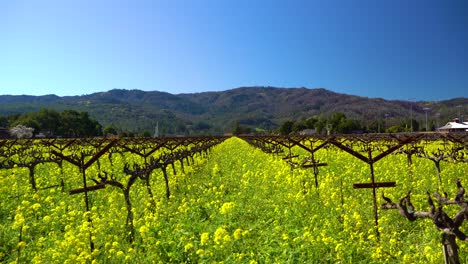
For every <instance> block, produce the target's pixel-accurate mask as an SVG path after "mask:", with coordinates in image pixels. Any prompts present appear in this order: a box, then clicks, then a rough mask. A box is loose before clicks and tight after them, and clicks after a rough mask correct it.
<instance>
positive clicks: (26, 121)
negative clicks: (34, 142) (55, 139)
mask: <svg viewBox="0 0 468 264" xmlns="http://www.w3.org/2000/svg"><path fill="white" fill-rule="evenodd" d="M12 125H13V126H14V127H17V126H19V125H21V126H23V127H28V128H32V129H33V130H32V131H33V136H34V132H39V131H40V125H39V122H37V120H35V119H34V118H33V117H32V116H31V115H27V114H26V115H23V116H20V117H19V118H18V119H17V120H16V121H15V122H14V123H13V124H12Z"/></svg>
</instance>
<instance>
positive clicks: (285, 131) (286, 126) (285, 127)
mask: <svg viewBox="0 0 468 264" xmlns="http://www.w3.org/2000/svg"><path fill="white" fill-rule="evenodd" d="M293 126H294V121H291V120H287V121H285V122H284V123H283V124H281V126H280V127H279V133H280V134H281V135H289V134H291V132H292V131H293Z"/></svg>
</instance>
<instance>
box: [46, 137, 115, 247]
mask: <svg viewBox="0 0 468 264" xmlns="http://www.w3.org/2000/svg"><path fill="white" fill-rule="evenodd" d="M116 143H117V140H112V141H110V142H109V143H108V144H107V145H106V146H104V147H103V148H102V149H101V150H100V151H98V152H97V153H95V154H94V155H92V157H91V159H89V160H88V161H85V157H86V156H88V154H90V153H86V152H84V151H81V155H80V156H78V155H71V156H66V155H64V154H63V153H61V152H58V151H55V150H52V151H51V153H52V154H53V155H55V156H57V157H59V158H61V159H63V160H66V161H68V162H70V163H71V164H73V165H75V166H76V167H78V168H79V169H80V172H81V175H82V178H83V188H78V189H74V190H70V194H71V195H73V194H78V193H84V197H85V206H86V212H89V211H90V209H89V198H88V192H90V191H95V190H99V189H103V188H104V187H105V185H102V184H98V185H95V186H90V187H88V185H87V182H86V181H87V180H86V169H88V168H89V167H90V166H91V165H92V164H93V163H94V162H96V161H97V160H98V159H99V158H100V157H101V156H102V155H104V154H105V153H106V152H107V151H108V150H109V149H110V148H111V147H112V146H114V145H115V144H116ZM88 222H89V223H92V220H91V216H88ZM89 246H90V249H91V251H93V250H94V242H93V240H92V234H91V231H90V234H89Z"/></svg>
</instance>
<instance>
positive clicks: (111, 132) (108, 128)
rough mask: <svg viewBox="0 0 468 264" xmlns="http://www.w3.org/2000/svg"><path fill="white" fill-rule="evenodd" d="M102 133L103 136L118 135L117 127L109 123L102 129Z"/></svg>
mask: <svg viewBox="0 0 468 264" xmlns="http://www.w3.org/2000/svg"><path fill="white" fill-rule="evenodd" d="M102 134H103V135H104V136H108V135H114V136H116V135H118V134H119V133H118V132H117V129H116V128H115V126H114V125H109V126H106V127H105V128H104V129H103V130H102Z"/></svg>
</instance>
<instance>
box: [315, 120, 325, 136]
mask: <svg viewBox="0 0 468 264" xmlns="http://www.w3.org/2000/svg"><path fill="white" fill-rule="evenodd" d="M326 127H327V119H326V118H325V117H324V116H319V118H318V119H317V121H316V122H315V130H316V131H317V133H318V134H322V133H323V132H324V129H325V128H326Z"/></svg>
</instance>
